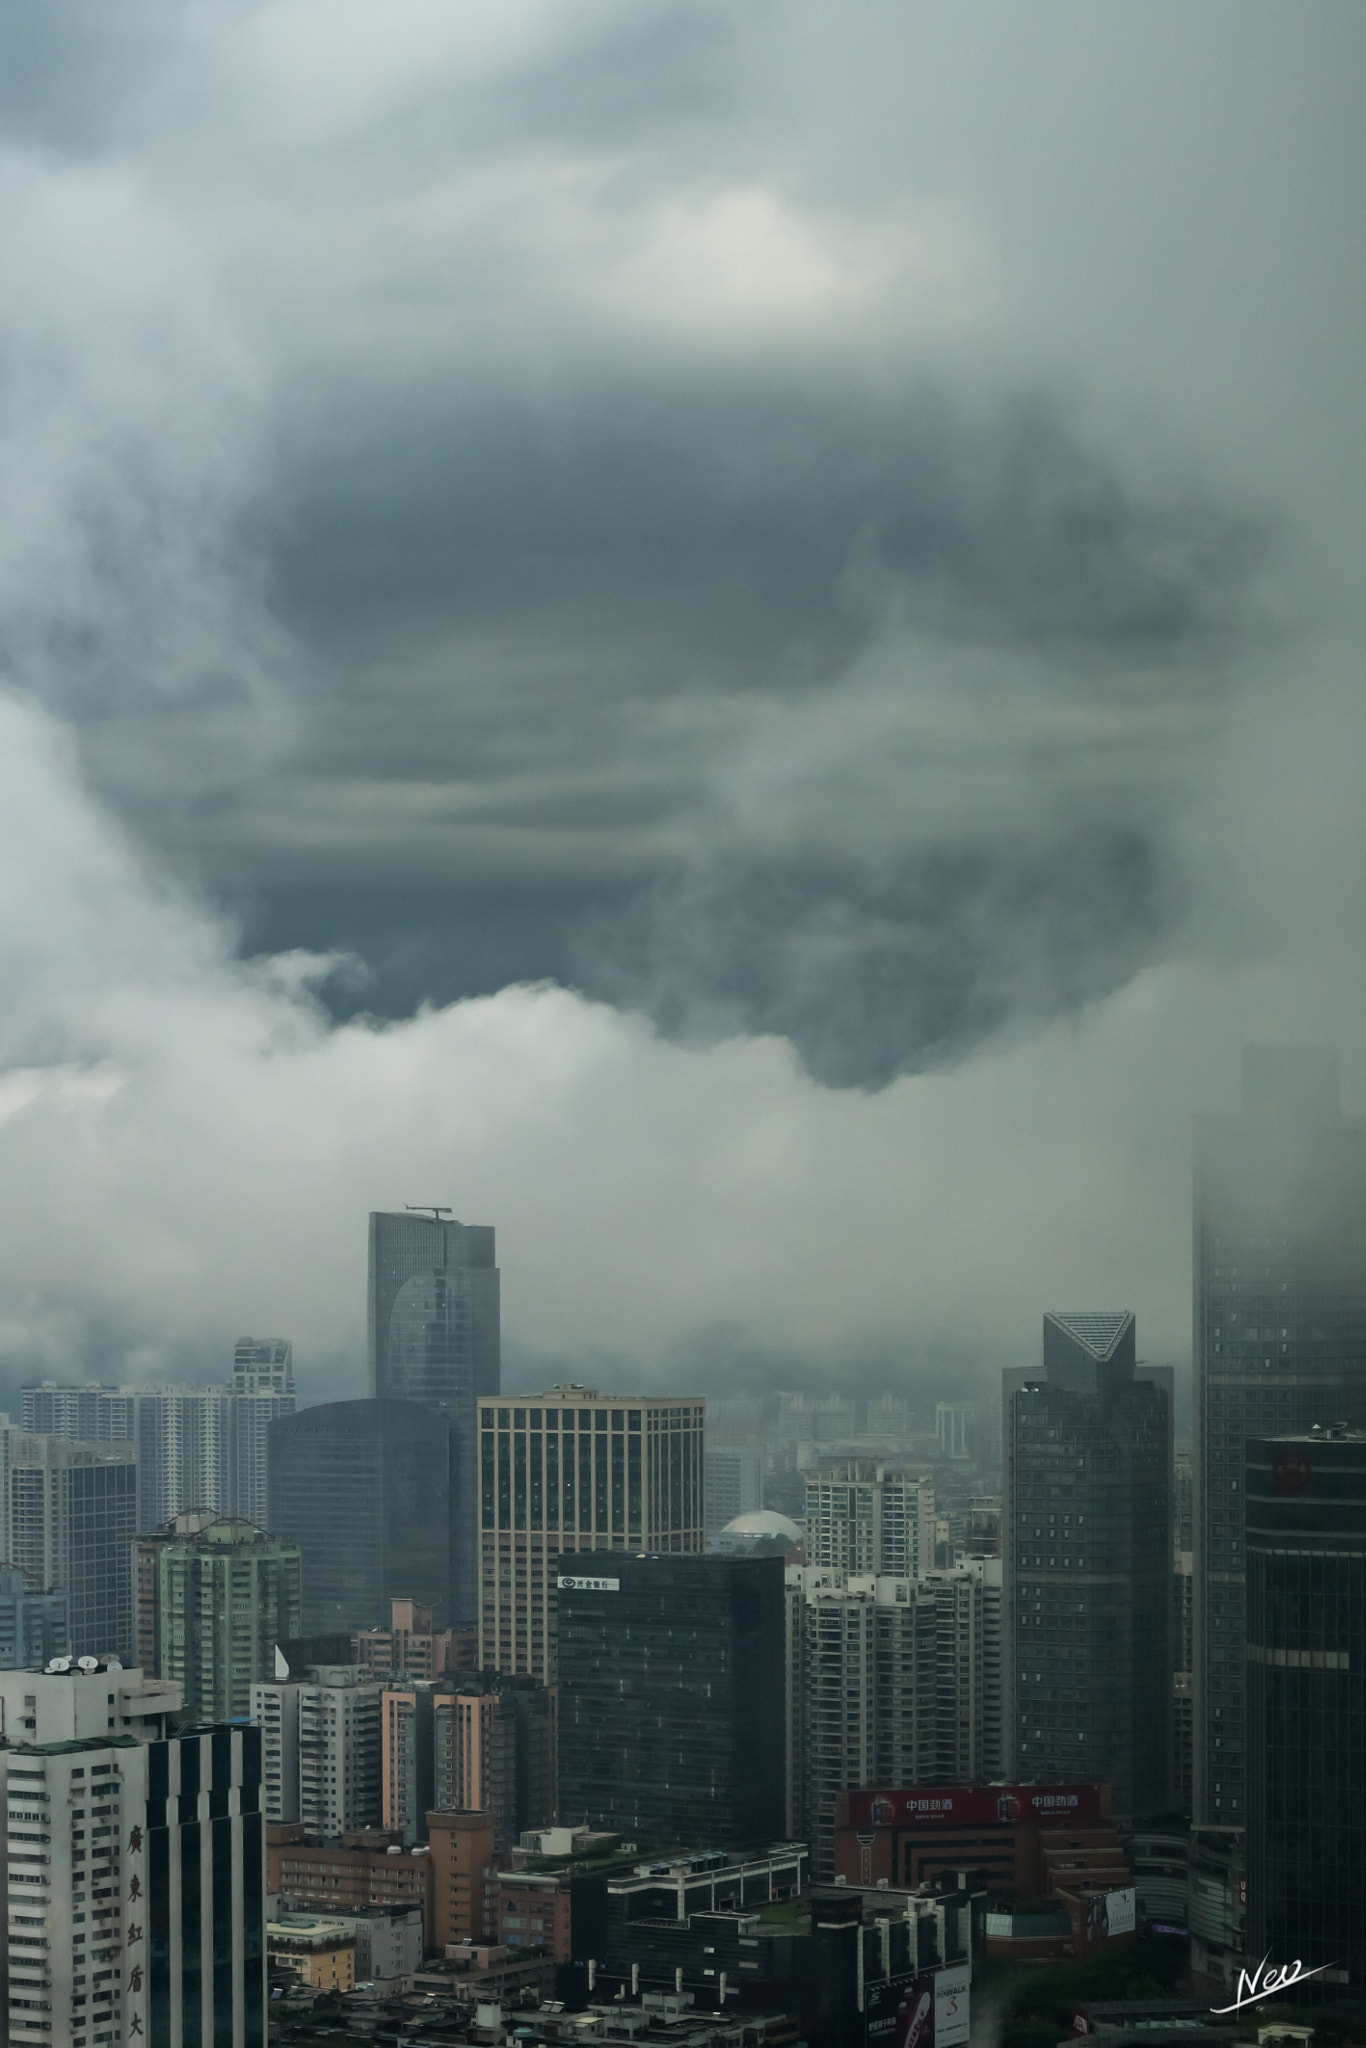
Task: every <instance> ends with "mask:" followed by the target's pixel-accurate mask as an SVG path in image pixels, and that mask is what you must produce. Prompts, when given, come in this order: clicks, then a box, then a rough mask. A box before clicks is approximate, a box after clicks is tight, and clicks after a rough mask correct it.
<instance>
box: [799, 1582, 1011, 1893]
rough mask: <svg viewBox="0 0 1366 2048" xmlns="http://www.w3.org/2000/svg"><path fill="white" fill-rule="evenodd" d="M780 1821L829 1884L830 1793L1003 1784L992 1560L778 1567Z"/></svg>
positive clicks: (996, 1586)
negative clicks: (783, 1629)
mask: <svg viewBox="0 0 1366 2048" xmlns="http://www.w3.org/2000/svg"><path fill="white" fill-rule="evenodd" d="M787 1676H788V1715H787V1724H788V1729H787V1744H788V1747H787V1786H788V1800H787V1825H788V1830H789V1832H790V1833H791V1834H793V1835H794V1836H798V1837H801V1836H805V1838H806V1839H807V1840H808V1841H809V1843H810V1845H811V1857H812V1875H813V1876H814V1877H816V1878H817V1879H818V1880H825V1879H828V1878H830V1877H831V1876H832V1875H833V1849H834V1836H833V1820H834V1804H835V1796H836V1794H837V1793H839V1792H841V1791H845V1790H850V1789H853V1788H855V1787H860V1786H871V1785H883V1786H901V1785H925V1784H930V1785H933V1784H967V1783H972V1782H974V1781H975V1782H983V1783H985V1782H990V1780H991V1779H993V1778H997V1777H999V1776H1000V1775H1001V1768H1002V1766H1001V1755H1002V1742H1003V1734H1004V1729H1003V1722H1002V1673H1001V1561H1000V1559H999V1558H976V1559H972V1560H970V1561H969V1562H968V1563H967V1564H965V1565H962V1566H959V1567H957V1568H955V1569H954V1570H952V1571H931V1572H927V1573H924V1574H922V1575H921V1577H919V1578H918V1579H916V1578H908V1577H894V1576H891V1575H889V1574H858V1573H847V1572H842V1571H837V1570H835V1569H834V1568H832V1567H830V1566H822V1565H792V1566H789V1567H788V1570H787Z"/></svg>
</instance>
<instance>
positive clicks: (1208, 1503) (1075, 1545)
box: [1004, 1047, 1366, 1984]
mask: <svg viewBox="0 0 1366 2048" xmlns="http://www.w3.org/2000/svg"><path fill="white" fill-rule="evenodd" d="M1243 1080H1244V1099H1243V1107H1242V1110H1241V1113H1239V1114H1237V1115H1228V1116H1208V1117H1202V1118H1200V1119H1199V1120H1198V1123H1197V1131H1196V1170H1195V1231H1194V1250H1195V1258H1194V1274H1195V1290H1194V1293H1195V1300H1194V1308H1195V1328H1194V1337H1195V1343H1194V1366H1195V1385H1194V1400H1195V1440H1194V1451H1193V1458H1192V1460H1191V1462H1190V1466H1189V1467H1186V1468H1184V1469H1183V1461H1178V1463H1177V1466H1176V1478H1177V1481H1178V1485H1177V1497H1176V1499H1175V1501H1173V1499H1172V1492H1171V1488H1172V1475H1173V1459H1172V1447H1171V1417H1172V1391H1171V1375H1170V1373H1169V1372H1167V1371H1166V1370H1164V1369H1162V1368H1153V1367H1144V1366H1142V1365H1140V1364H1138V1362H1137V1361H1136V1357H1135V1340H1134V1323H1133V1317H1132V1316H1129V1315H1114V1316H1101V1315H1074V1316H1068V1315H1058V1316H1048V1317H1046V1318H1045V1324H1044V1350H1043V1370H1042V1372H1041V1373H1038V1374H1033V1373H1015V1374H1007V1375H1006V1400H1005V1498H1006V1509H1005V1522H1004V1526H1005V1531H1006V1546H1005V1598H1006V1608H1007V1612H1008V1615H1009V1617H1010V1627H1009V1631H1008V1668H1007V1688H1008V1692H1009V1695H1010V1699H1011V1710H1010V1715H1009V1743H1008V1746H1007V1757H1006V1763H1007V1768H1008V1770H1010V1771H1012V1772H1013V1773H1014V1775H1016V1776H1017V1777H1019V1778H1021V1779H1026V1780H1027V1779H1035V1780H1041V1779H1047V1778H1049V1777H1061V1776H1069V1777H1074V1778H1075V1777H1083V1778H1088V1779H1103V1780H1105V1781H1106V1782H1107V1783H1109V1784H1110V1785H1111V1786H1112V1788H1113V1792H1114V1799H1115V1804H1116V1808H1117V1810H1118V1811H1119V1812H1121V1813H1123V1814H1126V1815H1129V1816H1132V1817H1139V1816H1143V1815H1150V1816H1154V1815H1157V1814H1159V1813H1160V1812H1161V1811H1162V1809H1163V1807H1164V1806H1166V1805H1169V1804H1171V1803H1173V1802H1174V1801H1175V1802H1177V1803H1180V1804H1184V1803H1185V1801H1186V1800H1187V1799H1189V1808H1188V1810H1189V1811H1190V1812H1191V1813H1192V1815H1193V1821H1194V1829H1193V1835H1192V1849H1191V1857H1192V1872H1193V1874H1194V1876H1195V1878H1196V1880H1197V1881H1196V1884H1195V1886H1194V1887H1193V1891H1195V1892H1198V1891H1199V1889H1200V1879H1201V1877H1202V1876H1203V1877H1204V1878H1206V1879H1208V1883H1207V1884H1206V1885H1205V1890H1206V1892H1207V1893H1209V1892H1211V1891H1213V1890H1217V1891H1218V1894H1219V1896H1220V1897H1221V1899H1222V1901H1223V1906H1222V1909H1221V1911H1220V1912H1219V1913H1215V1914H1209V1913H1206V1914H1205V1915H1204V1916H1203V1918H1202V1917H1201V1915H1200V1914H1198V1913H1196V1912H1194V1911H1193V1914H1192V1932H1193V1934H1194V1936H1195V1956H1196V1961H1197V1965H1198V1966H1199V1967H1201V1968H1202V1969H1203V1970H1204V1971H1205V1972H1206V1973H1207V1974H1209V1975H1211V1976H1214V1977H1216V1978H1222V1979H1223V1980H1224V1981H1228V1982H1231V1981H1232V1980H1233V1979H1234V1977H1235V1976H1236V1972H1237V1968H1238V1967H1240V1966H1241V1963H1242V1961H1243V1959H1244V1956H1245V1955H1251V1956H1252V1958H1253V1960H1254V1961H1255V1960H1256V1959H1257V1958H1258V1957H1260V1956H1263V1955H1266V1954H1271V1955H1273V1956H1280V1955H1286V1956H1300V1957H1302V1958H1304V1959H1305V1960H1306V1961H1308V1960H1310V1959H1312V1960H1313V1961H1314V1962H1315V1963H1316V1964H1319V1965H1324V1966H1326V1968H1325V1969H1324V1976H1325V1980H1326V1981H1328V1982H1338V1981H1340V1982H1341V1983H1343V1984H1348V1983H1351V1984H1359V1983H1360V1982H1361V1981H1362V1977H1363V1973H1364V1972H1366V1836H1364V1835H1363V1831H1362V1827H1361V1823H1360V1811H1361V1804H1360V1787H1361V1782H1362V1777H1361V1774H1362V1771H1363V1768H1366V1744H1364V1741H1363V1718H1362V1716H1363V1709H1362V1703H1361V1672H1362V1670H1363V1668H1366V1609H1363V1605H1362V1597H1363V1592H1362V1589H1363V1584H1364V1583H1366V1581H1363V1573H1364V1572H1366V1436H1363V1434H1362V1425H1363V1423H1364V1422H1366V1127H1363V1125H1362V1123H1361V1122H1360V1120H1358V1119H1354V1118H1346V1117H1344V1116H1343V1115H1342V1113H1341V1109H1340V1105H1339V1083H1338V1073H1337V1062H1336V1059H1335V1057H1334V1055H1333V1054H1332V1053H1331V1052H1329V1051H1327V1050H1323V1049H1317V1048H1286V1047H1252V1048H1248V1049H1247V1051H1246V1052H1245V1054H1244V1066H1243ZM1192 1481H1193V1484H1192V1483H1191V1482H1192ZM1192 1539H1193V1540H1192ZM1173 1548H1174V1551H1175V1556H1173ZM1173 1568H1174V1569H1175V1577H1174V1579H1173ZM1173 1588H1174V1590H1175V1597H1173ZM1192 1595H1193V1597H1191V1596H1192ZM1244 1879H1245V1883H1246V1901H1247V1911H1246V1923H1245V1924H1244V1915H1243V1912H1242V1908H1241V1898H1242V1893H1243V1884H1244Z"/></svg>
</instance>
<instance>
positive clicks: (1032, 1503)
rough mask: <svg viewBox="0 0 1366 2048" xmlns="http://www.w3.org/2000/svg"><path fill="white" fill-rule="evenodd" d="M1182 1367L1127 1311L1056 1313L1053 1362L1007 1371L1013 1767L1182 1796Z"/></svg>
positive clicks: (1155, 1805)
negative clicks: (1178, 1739)
mask: <svg viewBox="0 0 1366 2048" xmlns="http://www.w3.org/2000/svg"><path fill="white" fill-rule="evenodd" d="M1171 1385H1172V1374H1171V1369H1170V1367H1145V1368H1142V1369H1140V1368H1138V1367H1137V1364H1136V1359H1135V1334H1134V1318H1133V1316H1132V1315H1131V1314H1128V1313H1125V1312H1116V1313H1108V1312H1107V1313H1096V1312H1085V1313H1078V1314H1071V1315H1061V1314H1058V1315H1046V1316H1045V1317H1044V1340H1043V1369H1042V1371H1041V1372H1033V1373H1030V1372H1018V1371H1017V1372H1008V1373H1007V1374H1006V1375H1005V1440H1006V1458H1005V1486H1006V1494H1005V1498H1006V1508H1005V1530H1006V1546H1005V1595H1006V1612H1007V1614H1008V1616H1009V1617H1010V1625H1009V1634H1008V1668H1009V1674H1010V1682H1009V1684H1008V1687H1007V1694H1008V1700H1009V1703H1010V1704H1009V1721H1010V1726H1009V1735H1008V1753H1007V1756H1006V1760H1005V1768H1006V1775H1007V1776H1009V1775H1012V1774H1013V1775H1014V1776H1015V1777H1017V1778H1019V1779H1020V1780H1021V1781H1022V1782H1027V1781H1028V1780H1030V1779H1033V1780H1034V1781H1035V1782H1036V1783H1048V1782H1050V1781H1052V1782H1058V1783H1066V1782H1068V1781H1069V1780H1072V1779H1077V1778H1082V1779H1086V1780H1088V1781H1092V1780H1094V1781H1098V1782H1103V1783H1105V1784H1108V1785H1110V1786H1111V1787H1112V1788H1113V1792H1114V1803H1115V1808H1116V1811H1117V1812H1118V1813H1119V1814H1120V1815H1122V1816H1124V1817H1125V1818H1134V1817H1137V1816H1138V1815H1142V1814H1153V1813H1157V1812H1159V1811H1161V1810H1162V1809H1163V1808H1164V1807H1165V1806H1166V1804H1167V1800H1168V1777H1169V1770H1170V1758H1171V1743H1170V1729H1171V1707H1172V1627H1171V1609H1172V1562H1171V1556H1172V1553H1171V1531H1172V1511H1171V1461H1172V1433H1171V1430H1172V1422H1171V1417H1172V1394H1171Z"/></svg>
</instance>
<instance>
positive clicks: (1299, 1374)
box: [1194, 1045, 1366, 1827]
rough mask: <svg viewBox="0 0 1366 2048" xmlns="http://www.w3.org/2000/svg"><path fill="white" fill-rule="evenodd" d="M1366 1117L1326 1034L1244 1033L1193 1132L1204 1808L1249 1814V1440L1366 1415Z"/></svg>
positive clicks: (1217, 1813) (1198, 1689) (1230, 1816)
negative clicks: (1300, 1037)
mask: <svg viewBox="0 0 1366 2048" xmlns="http://www.w3.org/2000/svg"><path fill="white" fill-rule="evenodd" d="M1363 1358H1366V1124H1363V1121H1362V1119H1361V1118H1360V1117H1344V1116H1343V1114H1342V1111H1341V1108H1340V1105H1339V1081H1338V1062H1337V1055H1336V1054H1335V1053H1334V1052H1333V1051H1331V1050H1330V1049H1329V1048H1328V1047H1325V1046H1275V1045H1272V1046H1246V1047H1244V1049H1243V1106H1242V1110H1241V1112H1240V1113H1239V1114H1237V1115H1234V1116H1202V1117H1200V1118H1198V1119H1197V1121H1196V1145H1195V1456H1196V1464H1197V1482H1196V1489H1195V1493H1196V1502H1197V1520H1196V1527H1195V1683H1194V1693H1195V1699H1196V1701H1197V1703H1198V1706H1199V1713H1198V1716H1197V1719H1196V1722H1195V1764H1194V1772H1195V1783H1194V1802H1195V1816H1196V1819H1197V1820H1200V1821H1205V1822H1208V1823H1210V1824H1224V1825H1231V1826H1235V1827H1242V1826H1243V1825H1245V1823H1246V1820H1247V1801H1248V1780H1247V1776H1246V1768H1245V1767H1246V1755H1247V1733H1246V1729H1245V1726H1244V1693H1245V1685H1246V1665H1245V1660H1244V1656H1243V1645H1244V1641H1245V1638H1246V1626H1245V1616H1244V1585H1243V1542H1244V1534H1243V1495H1242V1492H1241V1487H1242V1478H1243V1452H1244V1447H1245V1445H1246V1444H1247V1443H1248V1441H1249V1439H1250V1438H1252V1437H1266V1436H1275V1435H1285V1434H1298V1433H1300V1432H1302V1431H1304V1430H1307V1429H1309V1428H1310V1427H1311V1426H1312V1425H1313V1424H1314V1423H1316V1422H1334V1421H1338V1420H1340V1419H1341V1420H1346V1421H1348V1422H1353V1423H1356V1422H1362V1421H1366V1408H1364V1407H1363V1404H1364V1403H1366V1374H1363V1371H1362V1360H1363Z"/></svg>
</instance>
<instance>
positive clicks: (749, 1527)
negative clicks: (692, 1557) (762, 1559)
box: [707, 1508, 802, 1557]
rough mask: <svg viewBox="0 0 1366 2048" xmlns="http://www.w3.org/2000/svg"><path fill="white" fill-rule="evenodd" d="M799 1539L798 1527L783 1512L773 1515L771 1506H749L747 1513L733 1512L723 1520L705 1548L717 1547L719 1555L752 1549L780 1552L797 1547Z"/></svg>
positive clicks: (772, 1553)
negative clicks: (723, 1522) (730, 1518)
mask: <svg viewBox="0 0 1366 2048" xmlns="http://www.w3.org/2000/svg"><path fill="white" fill-rule="evenodd" d="M801 1540H802V1532H801V1530H800V1529H799V1528H798V1527H797V1524H796V1523H795V1522H792V1521H789V1520H788V1518H787V1516H786V1515H776V1514H774V1513H773V1511H772V1509H771V1508H753V1509H751V1511H750V1512H749V1513H748V1514H747V1515H737V1516H736V1517H735V1520H734V1521H733V1522H727V1524H726V1526H725V1528H724V1529H722V1530H721V1531H720V1532H719V1533H718V1534H717V1535H715V1536H713V1537H712V1538H711V1539H710V1541H709V1542H708V1544H707V1548H708V1550H712V1551H719V1552H720V1553H721V1555H722V1556H723V1557H748V1556H750V1555H751V1554H752V1553H754V1554H757V1555H759V1556H780V1555H782V1554H783V1553H784V1552H786V1551H789V1550H795V1549H797V1548H799V1547H800V1544H801Z"/></svg>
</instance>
